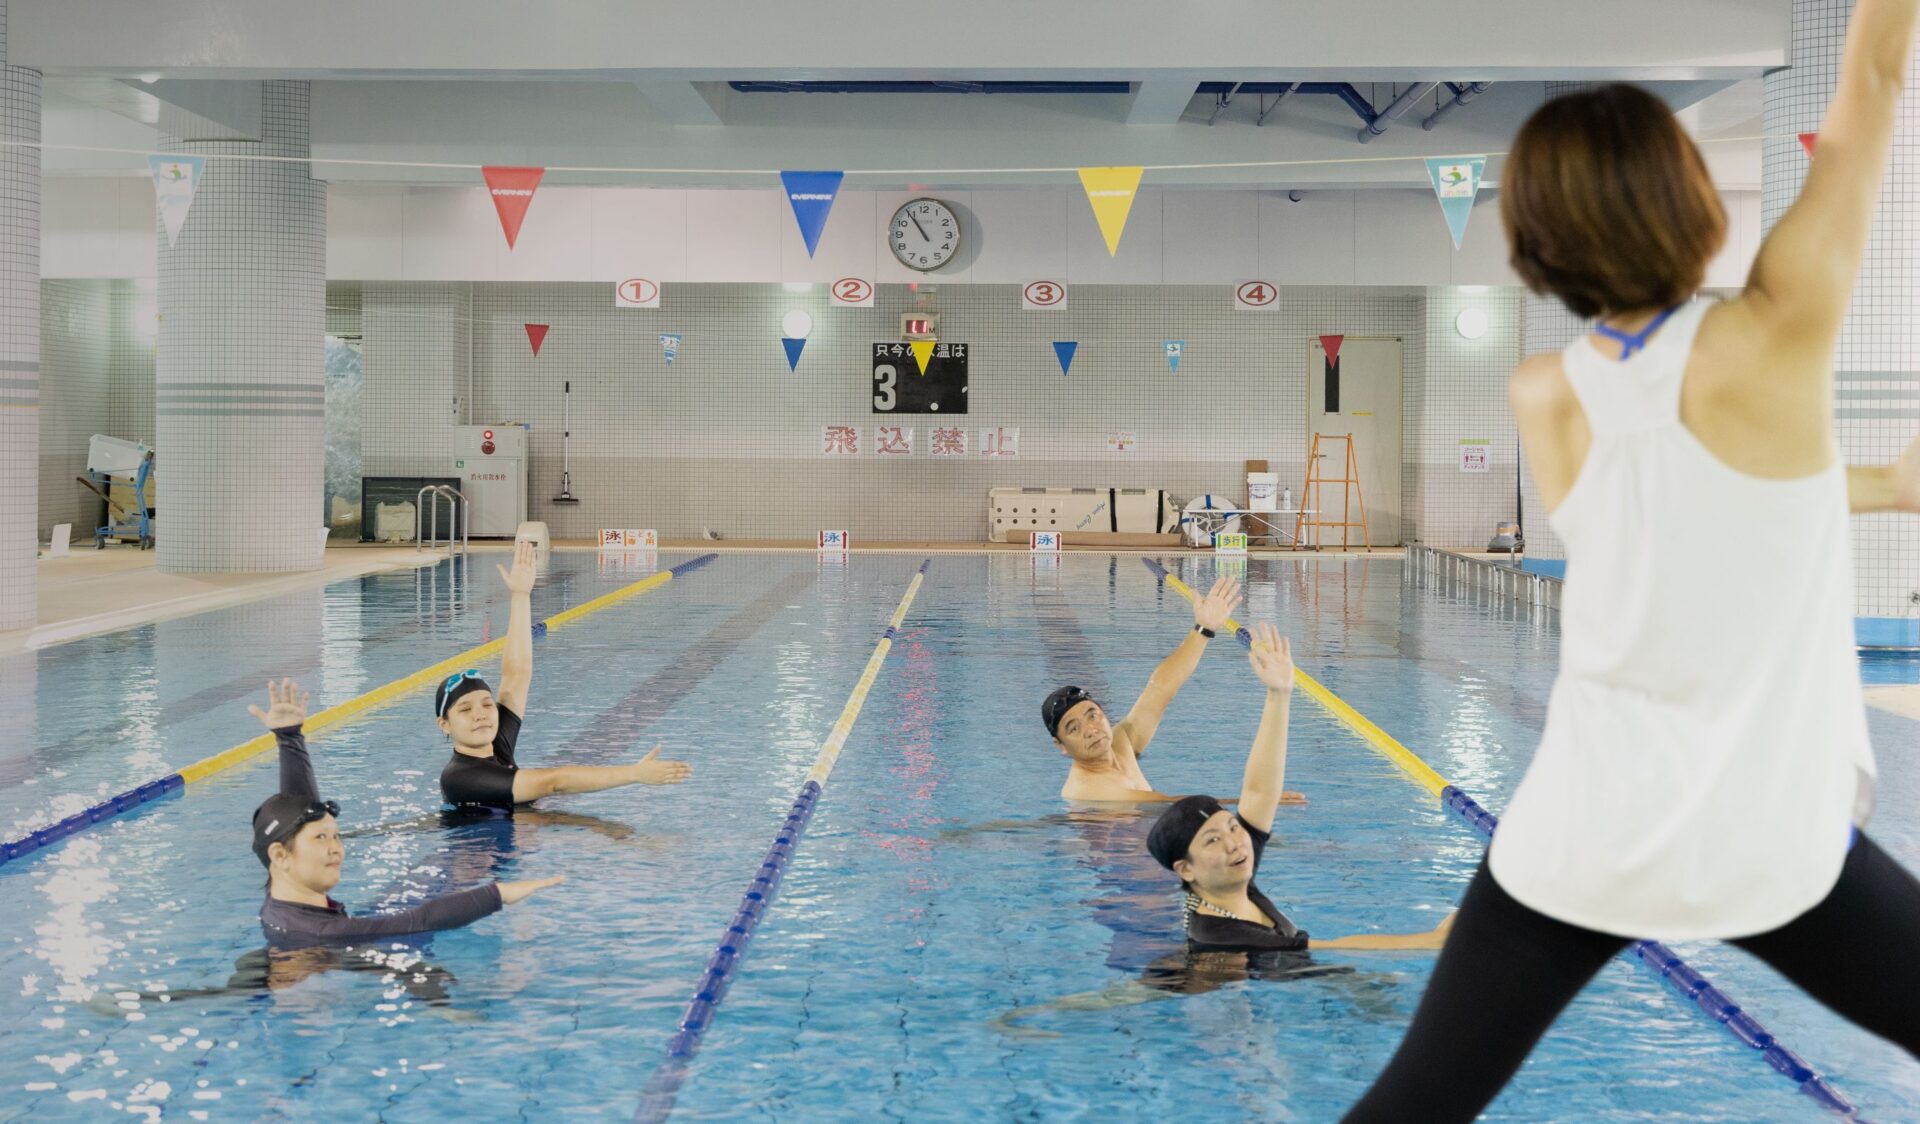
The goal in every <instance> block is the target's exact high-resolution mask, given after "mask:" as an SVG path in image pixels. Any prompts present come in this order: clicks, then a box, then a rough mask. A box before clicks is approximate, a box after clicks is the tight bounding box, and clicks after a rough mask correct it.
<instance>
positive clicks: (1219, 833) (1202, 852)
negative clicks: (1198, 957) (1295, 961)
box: [1147, 624, 1451, 953]
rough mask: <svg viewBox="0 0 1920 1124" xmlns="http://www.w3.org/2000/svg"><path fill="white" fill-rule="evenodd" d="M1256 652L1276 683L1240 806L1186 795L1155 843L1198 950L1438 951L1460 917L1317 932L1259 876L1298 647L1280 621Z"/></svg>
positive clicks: (1256, 665)
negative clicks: (1425, 924)
mask: <svg viewBox="0 0 1920 1124" xmlns="http://www.w3.org/2000/svg"><path fill="white" fill-rule="evenodd" d="M1251 631H1252V634H1253V643H1252V645H1251V646H1250V647H1249V649H1248V652H1247V659H1248V662H1249V663H1251V664H1252V665H1253V673H1254V674H1255V675H1257V676H1259V677H1260V681H1261V682H1262V683H1265V684H1266V686H1267V704H1266V709H1265V710H1263V711H1262V712H1261V714H1260V729H1259V732H1257V733H1256V734H1254V736H1253V749H1252V750H1251V751H1249V752H1248V754H1247V769H1246V773H1245V775H1244V776H1243V777H1242V779H1241V782H1240V810H1239V811H1238V812H1231V811H1228V810H1227V809H1226V808H1225V807H1223V806H1222V805H1221V803H1220V801H1218V800H1216V799H1214V798H1213V797H1211V796H1186V797H1182V798H1181V799H1179V800H1177V801H1175V802H1174V803H1173V805H1172V806H1171V807H1169V808H1168V809H1167V810H1166V811H1165V812H1162V813H1161V814H1160V818H1159V819H1158V820H1157V821H1155V822H1154V825H1153V830H1152V831H1151V832H1149V833H1148V835H1147V850H1148V851H1150V852H1152V854H1153V857H1154V858H1155V859H1158V860H1159V862H1160V865H1161V866H1164V867H1166V868H1167V869H1168V870H1171V871H1173V872H1174V873H1175V874H1177V875H1179V876H1180V883H1181V887H1182V888H1183V889H1184V890H1185V891H1186V928H1187V949H1188V951H1190V952H1249V953H1262V952H1304V951H1307V950H1308V949H1326V948H1345V949H1376V950H1392V949H1436V948H1439V947H1440V943H1441V942H1442V941H1443V940H1445V939H1446V935H1447V928H1448V926H1449V925H1450V923H1451V918H1449V919H1448V920H1447V921H1442V922H1441V923H1440V925H1439V926H1438V927H1437V928H1435V929H1433V930H1431V931H1430V932H1425V933H1414V934H1411V935H1394V934H1386V933H1380V934H1367V935H1363V936H1354V937H1338V938H1335V939H1333V940H1312V939H1310V938H1309V937H1308V935H1307V932H1306V930H1304V929H1301V928H1298V927H1297V926H1295V925H1294V923H1293V922H1292V921H1290V920H1288V919H1287V916H1286V914H1284V913H1281V912H1280V910H1279V909H1278V908H1277V907H1275V906H1274V904H1273V902H1272V901H1271V900H1269V899H1268V897H1267V896H1266V895H1265V894H1263V893H1261V892H1260V888H1259V887H1258V886H1255V885H1254V884H1253V880H1254V877H1255V875H1256V874H1258V872H1259V870H1260V858H1261V855H1262V854H1263V853H1264V852H1265V851H1266V847H1267V838H1268V835H1269V833H1270V832H1272V831H1273V813H1274V809H1275V808H1276V807H1278V806H1279V803H1280V792H1281V781H1283V780H1284V779H1285V778H1286V773H1287V713H1288V710H1289V708H1290V699H1289V696H1290V695H1291V694H1292V692H1293V649H1292V646H1291V645H1290V644H1289V643H1288V642H1287V639H1286V637H1284V636H1281V635H1280V632H1279V630H1278V629H1276V628H1274V627H1273V626H1272V625H1270V624H1261V625H1254V626H1253V628H1252V630H1251Z"/></svg>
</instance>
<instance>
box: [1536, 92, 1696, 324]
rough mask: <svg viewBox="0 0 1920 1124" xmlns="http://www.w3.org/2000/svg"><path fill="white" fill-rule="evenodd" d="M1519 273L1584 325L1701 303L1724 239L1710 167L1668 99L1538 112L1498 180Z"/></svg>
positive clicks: (1564, 105)
mask: <svg viewBox="0 0 1920 1124" xmlns="http://www.w3.org/2000/svg"><path fill="white" fill-rule="evenodd" d="M1500 220H1501V222H1502V223H1504V224H1505V226H1506V229H1507V245H1508V246H1509V247H1511V249H1512V258H1511V261H1512V263H1513V268H1514V271H1515V272H1516V273H1518V274H1519V275H1520V277H1521V279H1522V280H1524V281H1525V282H1526V283H1527V288H1529V289H1532V290H1533V291H1534V292H1536V293H1551V294H1552V295H1554V296H1556V297H1559V298H1560V300H1561V301H1562V302H1564V303H1565V304H1566V306H1567V307H1568V308H1570V309H1572V310H1573V311H1574V313H1575V314H1577V315H1579V316H1582V317H1593V316H1598V315H1600V314H1602V313H1618V312H1631V311H1637V310H1639V309H1650V308H1666V307H1669V306H1672V305H1675V304H1679V303H1680V302H1681V301H1684V300H1686V299H1687V298H1688V297H1690V296H1692V295H1693V292H1694V290H1696V289H1698V288H1699V287H1700V284H1701V282H1702V281H1703V280H1705V278H1706V273H1707V263H1708V262H1710V261H1712V260H1713V256H1714V255H1715V254H1717V253H1719V252H1720V246H1721V244H1722V243H1723V242H1724V241H1725V240H1726V236H1727V215H1726V211H1725V210H1724V209H1723V208H1722V207H1721V206H1720V195H1719V193H1718V192H1716V191H1715V190H1714V187H1713V179H1712V177H1711V176H1709V175H1708V174H1707V165H1706V161H1704V160H1702V159H1701V158H1700V150H1699V149H1697V148H1695V147H1694V144H1693V140H1692V138H1690V137H1688V136H1687V134H1686V133H1685V132H1684V131H1683V130H1682V129H1681V128H1680V124H1679V122H1677V121H1675V120H1674V118H1673V111H1672V110H1671V109H1669V108H1668V107H1667V105H1666V103H1664V102H1662V101H1661V100H1660V99H1659V98H1656V97H1654V96H1653V95H1652V94H1649V93H1647V92H1646V91H1645V90H1642V89H1640V88H1639V87H1637V86H1626V85H1618V84H1616V85H1606V86H1596V87H1593V88H1591V89H1586V90H1580V91H1577V92H1575V93H1571V94H1567V95H1565V96H1564V97H1558V98H1555V99H1553V100H1552V101H1550V102H1548V103H1547V104H1545V105H1543V106H1541V107H1540V108H1539V109H1537V110H1535V111H1534V114H1533V116H1532V117H1529V118H1528V119H1527V123H1526V124H1525V125H1523V126H1521V128H1520V135H1519V136H1518V137H1516V138H1514V142H1513V151H1512V152H1511V153H1510V154H1509V155H1508V156H1507V162H1506V166H1505V168H1504V169H1503V170H1502V172H1501V175H1500Z"/></svg>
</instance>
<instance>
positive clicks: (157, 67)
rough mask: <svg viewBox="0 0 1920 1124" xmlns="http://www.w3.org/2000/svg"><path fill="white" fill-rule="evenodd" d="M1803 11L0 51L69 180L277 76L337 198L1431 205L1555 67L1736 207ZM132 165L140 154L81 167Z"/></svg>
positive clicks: (1150, 10)
mask: <svg viewBox="0 0 1920 1124" xmlns="http://www.w3.org/2000/svg"><path fill="white" fill-rule="evenodd" d="M1789 8H1790V3H1789V0H1703V2H1701V3H1697V4H1690V5H1686V6H1685V7H1684V9H1676V7H1675V6H1674V5H1671V4H1668V3H1663V2H1655V0H1612V2H1611V3H1610V4H1609V12H1608V18H1607V19H1606V20H1604V21H1596V20H1594V19H1593V18H1592V6H1591V5H1589V4H1578V3H1567V2H1564V0H1534V2H1532V3H1528V4H1526V5H1514V4H1511V3H1509V2H1507V0H1455V2H1454V3H1452V4H1450V5H1433V4H1430V3H1424V2H1416V0H1381V2H1374V3H1368V2H1364V0H1362V2H1353V3H1305V2H1298V0H1294V2H1285V0H1258V2H1255V0H1218V2H1215V3H1209V4H1207V5H1167V4H1164V3H1151V4H1149V3H1145V2H1142V0H1051V2H1050V3H1049V4H1047V5H1045V6H1035V5H1032V4H1030V3H1015V2H1013V0H972V2H971V3H969V4H968V5H967V6H966V7H965V8H960V7H952V8H938V7H927V8H919V7H909V6H903V5H899V4H897V3H882V2H880V0H821V2H816V3H807V4H791V3H779V4H776V3H771V2H766V0H706V2H704V3H680V2H676V0H657V2H655V3H649V4H633V3H631V2H626V0H570V2H569V3H567V4H564V5H551V6H544V7H529V6H527V5H524V4H520V3H509V2H507V0H463V2H460V3H454V2H450V0H440V2H424V0H423V2H417V3H409V4H403V5H394V4H391V3H373V2H370V0H333V2H331V3H329V4H324V5H313V4H310V3H293V2H291V0H152V2H150V3H143V4H141V5H137V6H128V5H127V4H125V3H124V0H10V3H9V6H8V9H7V11H8V27H7V32H8V38H7V56H8V61H9V62H11V63H13V64H15V65H24V66H34V67H37V68H39V69H41V70H42V71H43V73H44V74H45V75H46V83H45V129H44V139H45V141H46V143H47V144H48V145H50V146H52V147H51V148H50V149H49V151H48V152H47V157H46V169H47V171H48V172H49V173H50V174H54V175H61V174H128V175H137V174H144V170H145V167H144V160H141V159H139V158H138V155H137V151H138V150H142V149H147V148H151V147H154V146H155V145H156V144H157V143H158V142H157V135H158V129H159V127H160V126H161V124H162V122H163V120H164V122H165V124H166V127H167V129H168V131H169V132H170V133H172V134H173V135H189V134H191V135H195V136H199V135H205V136H209V137H211V136H225V137H245V136H248V135H250V134H249V130H250V129H251V130H253V131H254V132H253V134H251V135H257V130H258V118H259V108H258V85H257V83H258V82H259V81H260V80H262V79H271V78H297V79H304V80H307V81H309V82H311V83H312V94H313V101H312V146H313V155H314V157H315V158H316V160H317V161H319V162H320V163H319V166H318V167H317V168H316V174H317V175H319V176H322V177H323V178H326V179H329V180H335V181H360V182H421V183H471V182H473V181H474V179H475V176H474V174H473V172H472V170H471V168H470V167H467V166H470V165H478V164H536V165H541V166H544V167H548V168H550V169H552V171H550V173H549V175H550V179H549V182H553V183H615V184H620V183H623V184H673V185H693V184H698V185H715V186H728V185H739V186H749V185H755V186H757V185H761V184H764V182H765V178H764V177H765V173H766V172H768V171H770V170H773V169H778V168H795V167H825V168H844V169H847V170H848V171H849V178H848V186H850V187H861V186H866V187H905V186H925V187H965V186H1019V185H1027V184H1055V185H1057V184H1059V183H1060V182H1062V176H1061V169H1071V168H1074V167H1079V166H1086V165H1099V164H1144V165H1148V166H1149V167H1151V168H1152V169H1153V170H1152V171H1150V172H1149V174H1148V182H1149V183H1152V184H1157V185H1161V186H1188V187H1229V186H1266V187H1299V188H1306V189H1313V188H1329V187H1340V188H1353V187H1418V186H1422V185H1423V184H1424V183H1425V171H1424V166H1423V164H1422V163H1421V159H1420V158H1421V157H1423V156H1428V155H1457V154H1463V153H1483V152H1484V153H1498V152H1500V151H1502V150H1503V149H1504V147H1505V145H1506V144H1507V142H1509V141H1510V140H1511V138H1512V136H1513V133H1514V131H1515V130H1516V129H1517V128H1518V126H1519V125H1520V123H1521V122H1522V121H1524V120H1525V118H1526V116H1527V115H1528V114H1529V113H1530V112H1532V110H1533V109H1534V108H1535V107H1537V106H1538V105H1539V104H1540V103H1541V101H1542V100H1543V99H1544V98H1545V96H1546V89H1547V83H1548V82H1549V81H1604V80H1609V79H1628V80H1635V81H1640V82H1642V83H1644V84H1646V85H1648V86H1649V87H1650V88H1652V89H1654V90H1655V91H1656V92H1657V93H1658V94H1660V96H1662V97H1663V98H1665V99H1666V100H1667V101H1668V102H1669V103H1670V104H1672V105H1673V106H1674V107H1675V109H1676V110H1677V111H1678V112H1679V113H1680V115H1681V118H1682V120H1683V121H1684V122H1685V123H1686V124H1687V126H1688V127H1689V128H1690V129H1691V130H1693V132H1694V134H1695V135H1696V137H1699V138H1700V139H1702V140H1703V141H1706V142H1708V143H1707V144H1706V145H1705V149H1706V151H1707V154H1708V158H1709V161H1710V163H1711V164H1712V166H1713V168H1714V171H1715V175H1716V178H1717V179H1718V180H1719V181H1720V182H1721V183H1722V185H1723V186H1725V187H1728V188H1733V189H1740V188H1750V187H1754V186H1757V181H1758V178H1759V171H1758V167H1759V165H1758V151H1759V146H1758V144H1757V143H1755V142H1752V141H1750V140H1744V139H1739V138H1748V137H1752V136H1754V135H1756V134H1757V133H1758V132H1759V85H1760V83H1759V76H1760V75H1761V74H1763V73H1765V71H1766V70H1768V69H1770V68H1772V67H1777V66H1779V65H1781V64H1782V63H1783V62H1784V61H1785V58H1786V46H1787V14H1788V11H1789ZM1650 26H1659V27H1660V28H1661V34H1660V35H1659V36H1650V35H1647V34H1645V33H1644V29H1645V28H1647V27H1650ZM1488 27H1498V28H1499V29H1500V34H1499V35H1498V36H1492V35H1488V34H1486V33H1485V32H1484V31H1483V30H1480V29H1484V28H1488ZM1730 138H1731V139H1730ZM114 149H124V150H132V151H123V152H116V151H92V150H114ZM435 164H448V165H455V167H451V168H440V167H431V166H429V165H435ZM567 169H572V170H567ZM1498 170H1499V164H1498V161H1497V160H1495V161H1494V162H1493V163H1492V164H1491V166H1490V169H1489V171H1490V178H1491V179H1492V180H1494V181H1495V182H1497V179H1498Z"/></svg>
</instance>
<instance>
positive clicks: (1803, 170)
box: [1760, 0, 1920, 617]
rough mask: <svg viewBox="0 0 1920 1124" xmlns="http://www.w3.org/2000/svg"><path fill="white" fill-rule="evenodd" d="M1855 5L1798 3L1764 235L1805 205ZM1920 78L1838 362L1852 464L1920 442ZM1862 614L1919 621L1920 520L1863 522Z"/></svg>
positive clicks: (1910, 95) (1771, 77) (1905, 109)
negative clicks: (1807, 141) (1812, 143)
mask: <svg viewBox="0 0 1920 1124" xmlns="http://www.w3.org/2000/svg"><path fill="white" fill-rule="evenodd" d="M1852 9H1853V4H1852V3H1851V2H1850V0H1794V5H1793V48H1792V49H1793V53H1792V66H1790V67H1789V68H1787V69H1785V70H1778V71H1775V72H1773V73H1771V74H1768V75H1767V76H1766V78H1765V80H1764V81H1765V102H1764V106H1763V121H1764V124H1765V131H1766V134H1767V137H1768V140H1767V141H1766V142H1765V148H1764V149H1763V152H1762V163H1761V174H1760V176H1761V178H1760V184H1761V208H1762V211H1761V214H1762V221H1763V223H1764V224H1765V225H1766V227H1767V228H1768V229H1771V228H1772V226H1773V223H1774V222H1775V221H1776V220H1777V219H1779V217H1780V216H1781V215H1782V214H1784V213H1785V212H1786V209H1787V207H1788V206H1789V205H1790V204H1792V202H1793V201H1794V199H1795V198H1796V197H1797V196H1798V195H1799V194H1800V185H1801V183H1802V182H1803V181H1804V180H1805V179H1806V174H1807V162H1808V158H1807V154H1806V152H1805V151H1804V150H1803V149H1802V148H1801V146H1800V142H1799V141H1798V140H1797V139H1796V134H1799V133H1810V132H1815V131H1817V130H1818V129H1819V128H1820V118H1821V116H1822V115H1823V114H1824V113H1825V112H1826V108H1827V104H1828V102H1829V101H1830V100H1831V99H1832V97H1833V89H1834V85H1835V82H1836V81H1837V79H1838V77H1839V72H1840V52H1841V48H1842V47H1843V46H1844V44H1845V40H1846V26H1847V17H1848V16H1849V14H1850V13H1851V12H1852ZM1917 78H1920V75H1915V74H1913V73H1911V72H1909V75H1908V79H1907V88H1906V93H1905V94H1904V95H1903V96H1902V97H1901V99H1900V107H1899V116H1898V118H1897V120H1896V123H1895V126H1894V136H1893V159H1892V162H1891V164H1890V165H1889V167H1888V170H1887V177H1886V180H1885V182H1884V183H1883V184H1882V185H1881V191H1880V205H1879V210H1878V211H1877V213H1876V214H1875V217H1874V223H1873V233H1872V235H1871V237H1870V238H1869V240H1868V242H1867V252H1866V259H1865V261H1864V263H1863V267H1862V269H1861V272H1860V284H1859V287H1858V288H1857V289H1856V290H1855V292H1854V298H1853V305H1852V308H1851V309H1850V310H1849V312H1848V314H1847V320H1846V324H1845V326H1844V327H1843V328H1842V329H1841V331H1840V341H1839V346H1838V347H1837V348H1836V349H1835V352H1834V372H1835V376H1836V379H1837V382H1836V386H1837V393H1836V400H1835V402H1834V431H1835V433H1836V435H1837V436H1838V439H1839V446H1840V456H1841V458H1842V459H1844V460H1846V461H1847V462H1848V463H1850V464H1884V463H1887V462H1890V461H1892V460H1893V459H1894V458H1895V457H1897V456H1898V455H1899V454H1900V450H1901V449H1903V448H1905V447H1906V445H1907V443H1908V442H1909V441H1911V440H1913V438H1914V436H1915V434H1916V433H1920V316H1916V309H1915V304H1914V299H1915V295H1916V293H1920V84H1917V83H1916V79H1917ZM1853 552H1854V565H1855V568H1856V572H1857V580H1856V596H1857V603H1858V612H1859V614H1860V615H1861V616H1863V617H1920V521H1916V520H1914V518H1913V517H1912V516H1896V515H1863V516H1855V517H1854V522H1853Z"/></svg>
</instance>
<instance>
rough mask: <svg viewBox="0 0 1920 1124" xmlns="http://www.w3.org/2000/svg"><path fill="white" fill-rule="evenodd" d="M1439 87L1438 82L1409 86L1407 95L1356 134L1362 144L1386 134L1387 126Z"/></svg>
mask: <svg viewBox="0 0 1920 1124" xmlns="http://www.w3.org/2000/svg"><path fill="white" fill-rule="evenodd" d="M1439 85H1440V83H1438V82H1415V83H1414V84H1413V85H1411V86H1408V87H1407V91H1406V93H1404V94H1401V95H1400V96H1399V97H1397V98H1395V99H1393V102H1392V104H1390V105H1388V106H1387V108H1385V109H1383V110H1381V111H1380V112H1379V113H1377V114H1375V115H1374V118H1373V120H1371V121H1369V122H1367V123H1366V125H1365V126H1364V127H1363V128H1361V130H1360V132H1359V133H1358V134H1356V135H1357V136H1358V137H1359V138H1360V143H1361V144H1367V143H1369V142H1371V141H1372V140H1373V138H1375V137H1377V136H1379V135H1380V134H1382V133H1384V132H1386V131H1387V125H1388V124H1389V123H1390V122H1392V121H1393V120H1395V119H1396V118H1398V117H1399V116H1400V115H1401V114H1403V113H1405V112H1406V111H1407V110H1408V109H1409V108H1411V107H1412V105H1413V103H1414V102H1416V101H1418V100H1420V99H1421V98H1424V97H1426V96H1427V95H1428V94H1430V93H1432V92H1433V91H1434V88H1435V87H1437V86H1439Z"/></svg>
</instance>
